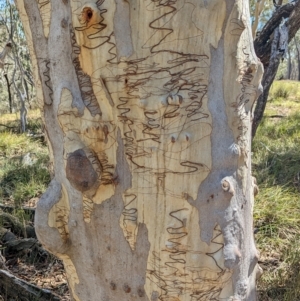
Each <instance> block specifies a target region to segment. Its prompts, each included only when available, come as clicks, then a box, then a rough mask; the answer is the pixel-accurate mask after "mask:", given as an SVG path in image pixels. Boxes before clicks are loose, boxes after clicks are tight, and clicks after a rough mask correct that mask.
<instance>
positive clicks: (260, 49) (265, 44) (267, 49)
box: [254, 0, 300, 68]
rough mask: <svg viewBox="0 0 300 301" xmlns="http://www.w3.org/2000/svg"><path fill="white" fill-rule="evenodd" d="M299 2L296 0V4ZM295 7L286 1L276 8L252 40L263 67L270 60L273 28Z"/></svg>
mask: <svg viewBox="0 0 300 301" xmlns="http://www.w3.org/2000/svg"><path fill="white" fill-rule="evenodd" d="M299 3H300V2H299V0H298V1H297V4H299ZM295 7H296V4H295V3H294V2H293V3H287V4H285V5H283V6H281V7H280V8H278V9H277V10H276V11H275V12H274V14H273V16H272V17H271V19H270V20H269V21H268V22H267V23H266V25H265V26H264V28H263V29H262V31H261V32H260V34H259V36H258V37H257V38H256V39H255V40H254V48H255V52H256V55H257V56H258V57H259V59H260V60H261V62H262V63H263V65H264V67H265V68H266V67H267V66H268V65H269V61H270V55H271V44H272V34H273V32H274V30H275V29H276V28H277V27H278V26H279V25H280V23H281V22H282V19H283V18H284V19H285V18H288V17H289V16H290V15H291V14H292V12H293V10H294V9H295ZM299 25H300V24H299Z"/></svg>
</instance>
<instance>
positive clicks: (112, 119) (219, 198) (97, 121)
mask: <svg viewBox="0 0 300 301" xmlns="http://www.w3.org/2000/svg"><path fill="white" fill-rule="evenodd" d="M17 5H18V9H19V11H20V15H21V18H22V21H23V24H24V27H25V31H26V36H27V39H28V43H29V47H30V49H31V56H32V63H33V66H34V74H35V80H36V87H37V90H38V98H39V101H40V104H41V108H42V112H43V118H44V122H45V126H46V132H47V136H48V140H49V149H50V154H51V158H52V162H53V170H54V174H55V176H54V178H53V180H52V182H51V184H50V186H49V188H48V190H47V191H46V193H45V194H44V195H43V196H42V197H41V199H40V201H39V203H38V207H37V210H36V229H37V234H38V237H39V239H40V241H41V242H42V243H43V245H44V246H45V247H46V248H47V249H48V250H50V251H51V252H53V253H54V254H56V255H57V256H58V257H59V258H61V259H62V260H63V261H64V264H65V268H66V272H67V276H68V281H69V286H70V289H71V292H72V296H73V299H74V300H76V301H123V300H124V301H126V300H127V301H133V300H141V301H157V300H161V301H200V300H202V301H205V300H236V301H237V300H240V301H242V300H251V301H252V300H255V299H256V294H255V274H256V273H257V271H258V266H257V259H258V252H257V250H256V248H255V244H254V240H253V229H252V207H253V192H254V190H255V189H256V185H255V183H254V181H253V179H252V176H251V135H250V134H251V133H250V128H251V118H252V117H251V114H252V107H253V104H254V101H255V99H256V98H257V96H258V94H259V92H260V90H261V89H260V80H261V76H262V72H263V71H262V66H261V64H260V62H259V61H258V59H257V58H256V56H255V53H254V50H253V45H252V36H251V29H250V24H249V23H250V17H249V7H248V1H247V0H236V1H233V0H189V1H186V0H128V1H126V0H125V1H124V0H98V1H96V0H94V1H93V0H91V1H84V0H51V1H46V0H44V1H41V0H39V1H37V0H17Z"/></svg>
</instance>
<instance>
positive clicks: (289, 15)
mask: <svg viewBox="0 0 300 301" xmlns="http://www.w3.org/2000/svg"><path fill="white" fill-rule="evenodd" d="M299 28H300V0H297V1H292V2H290V3H287V4H284V5H282V6H280V7H277V9H276V10H275V12H274V14H273V15H272V17H271V18H270V19H269V21H268V22H267V23H266V24H265V26H264V28H263V29H262V31H261V32H260V34H259V36H258V37H257V38H256V39H255V41H254V47H255V52H256V54H257V56H258V58H259V59H260V60H261V62H262V63H263V65H264V69H265V74H264V78H263V81H262V86H263V93H262V95H260V97H259V98H258V99H257V105H256V108H255V111H254V117H253V123H252V138H254V136H255V134H256V131H257V128H258V126H259V124H260V122H261V120H262V118H263V114H264V111H265V107H266V105H267V101H268V96H269V91H270V87H271V85H272V83H273V81H274V79H275V76H276V73H277V70H278V66H279V63H280V60H283V57H284V54H285V52H286V50H287V46H288V44H289V42H290V41H291V40H292V39H293V38H294V36H295V35H296V33H297V31H298V30H299ZM276 32H277V33H276ZM275 37H276V39H275ZM291 70H292V66H291ZM290 76H292V74H290Z"/></svg>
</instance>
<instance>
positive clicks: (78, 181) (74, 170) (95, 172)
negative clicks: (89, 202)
mask: <svg viewBox="0 0 300 301" xmlns="http://www.w3.org/2000/svg"><path fill="white" fill-rule="evenodd" d="M91 161H92V162H91ZM95 165H96V166H95ZM97 167H98V168H97ZM66 174H67V179H68V180H69V181H70V183H71V185H72V186H73V187H74V188H76V189H77V190H79V191H81V192H87V191H89V190H91V189H93V190H94V189H95V188H97V187H98V186H99V185H100V182H99V180H100V163H99V162H98V161H97V158H96V157H95V156H94V155H93V154H89V156H87V154H86V152H85V151H84V150H83V149H78V150H76V151H74V152H72V153H70V154H69V155H68V159H67V167H66Z"/></svg>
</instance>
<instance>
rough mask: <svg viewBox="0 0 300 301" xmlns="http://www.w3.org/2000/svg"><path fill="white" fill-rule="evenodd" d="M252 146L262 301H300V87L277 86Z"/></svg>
mask: <svg viewBox="0 0 300 301" xmlns="http://www.w3.org/2000/svg"><path fill="white" fill-rule="evenodd" d="M265 116H266V117H265V118H264V120H263V123H262V124H261V126H260V127H259V129H258V132H257V134H256V137H255V140H254V143H253V149H252V151H253V173H254V175H255V176H256V178H257V181H258V184H259V188H260V193H259V195H258V196H257V197H256V203H255V208H254V219H255V227H256V231H258V232H257V234H256V235H255V236H256V241H257V245H258V248H259V249H260V252H261V259H260V261H261V263H260V264H261V266H262V268H263V269H264V273H263V275H262V277H261V279H260V280H259V290H260V295H261V297H260V300H263V301H265V300H268V301H269V300H274V301H275V300H276V301H277V300H278V301H279V300H280V301H296V300H300V240H299V237H300V194H299V192H300V149H299V145H300V83H298V82H290V81H278V82H275V83H274V85H273V87H272V90H271V93H270V100H269V103H268V105H267V109H266V113H265Z"/></svg>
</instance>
